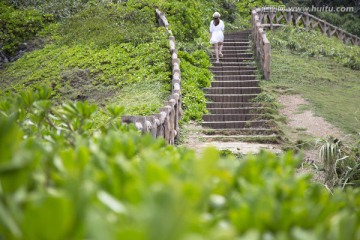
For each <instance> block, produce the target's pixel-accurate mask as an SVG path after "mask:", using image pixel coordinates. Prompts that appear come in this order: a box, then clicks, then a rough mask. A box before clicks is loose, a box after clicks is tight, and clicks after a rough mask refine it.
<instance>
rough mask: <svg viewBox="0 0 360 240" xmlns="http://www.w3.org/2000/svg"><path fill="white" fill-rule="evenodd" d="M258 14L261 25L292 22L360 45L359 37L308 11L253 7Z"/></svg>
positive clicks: (269, 25)
mask: <svg viewBox="0 0 360 240" xmlns="http://www.w3.org/2000/svg"><path fill="white" fill-rule="evenodd" d="M255 11H256V12H257V14H258V15H259V19H260V21H261V24H262V25H263V27H269V28H273V26H274V25H279V24H282V23H284V24H293V25H295V26H297V25H301V24H302V25H303V26H304V28H305V29H307V30H312V29H319V30H320V31H321V33H323V34H325V35H327V36H328V37H333V36H334V35H336V36H337V37H338V38H339V39H340V40H341V41H343V42H344V43H345V44H349V43H350V44H353V45H357V46H360V37H358V36H356V35H354V34H351V33H349V32H347V31H345V30H344V29H341V28H339V27H337V26H334V25H332V24H330V23H328V22H326V21H324V20H322V19H320V18H318V17H315V16H314V15H312V14H309V13H308V12H300V11H292V10H287V9H284V10H280V9H274V8H257V9H255Z"/></svg>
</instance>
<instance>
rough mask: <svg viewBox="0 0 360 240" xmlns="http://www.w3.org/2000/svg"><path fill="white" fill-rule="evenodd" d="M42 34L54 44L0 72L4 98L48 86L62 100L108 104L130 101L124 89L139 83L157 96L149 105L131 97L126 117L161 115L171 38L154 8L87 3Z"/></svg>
mask: <svg viewBox="0 0 360 240" xmlns="http://www.w3.org/2000/svg"><path fill="white" fill-rule="evenodd" d="M130 29H131V31H130ZM145 29H146V30H145ZM41 34H42V35H48V34H50V36H51V38H52V43H50V44H48V45H46V46H45V47H44V48H43V49H39V50H36V51H33V52H31V53H28V54H26V55H25V56H24V57H22V58H21V59H19V60H18V61H16V62H14V63H12V64H10V65H9V66H8V67H7V68H6V69H4V70H1V77H0V85H1V87H2V90H1V91H2V94H5V93H9V92H13V91H15V92H18V91H20V90H22V89H24V88H27V89H34V88H36V87H38V86H39V85H47V86H50V87H51V88H52V89H53V96H52V97H53V99H56V100H57V101H58V102H61V101H64V100H67V99H70V100H88V101H90V102H92V103H94V102H96V103H99V104H102V105H103V106H105V105H107V104H112V103H114V102H116V101H117V100H116V99H118V98H119V95H120V96H123V97H124V98H126V95H127V93H126V92H124V89H129V88H131V86H132V85H139V84H140V83H141V84H143V86H145V87H146V86H149V87H148V88H147V89H149V91H147V92H146V93H145V92H144V93H143V94H149V95H150V96H151V97H153V100H152V101H148V102H146V104H148V105H147V107H146V108H140V106H136V104H138V103H139V102H142V101H143V100H146V96H144V95H142V94H139V95H138V96H137V99H132V98H128V100H129V101H131V100H134V101H135V102H136V104H131V102H127V103H126V102H124V101H123V103H124V106H126V109H125V113H135V114H139V115H145V114H149V113H153V112H155V111H157V109H158V108H159V107H161V106H162V105H163V104H162V100H166V99H167V98H168V95H169V87H170V79H171V78H170V76H171V72H170V64H169V47H168V36H167V33H166V31H165V29H163V28H157V27H156V24H155V18H154V10H153V9H150V8H148V7H145V8H142V9H140V10H139V9H135V8H132V7H129V6H124V5H121V4H116V5H115V4H110V5H107V4H105V5H104V4H96V5H95V4H88V5H86V6H85V7H84V10H82V11H80V12H79V13H78V14H76V15H74V16H73V17H71V18H69V19H67V20H66V21H65V22H63V23H60V24H53V25H51V26H49V27H47V28H46V29H45V31H43V32H42V33H41ZM155 85H156V86H157V87H154V86H155ZM124 100H125V101H126V99H124ZM144 104H145V102H144Z"/></svg>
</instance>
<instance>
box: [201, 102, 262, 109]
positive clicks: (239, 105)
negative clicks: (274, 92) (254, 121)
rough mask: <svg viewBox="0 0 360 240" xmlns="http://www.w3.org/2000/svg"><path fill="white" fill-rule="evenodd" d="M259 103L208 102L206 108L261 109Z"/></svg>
mask: <svg viewBox="0 0 360 240" xmlns="http://www.w3.org/2000/svg"><path fill="white" fill-rule="evenodd" d="M261 106H262V104H261V103H257V102H207V103H206V108H208V109H209V108H244V107H261Z"/></svg>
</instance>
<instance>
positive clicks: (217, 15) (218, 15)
mask: <svg viewBox="0 0 360 240" xmlns="http://www.w3.org/2000/svg"><path fill="white" fill-rule="evenodd" d="M220 16H221V15H220V13H219V12H214V14H213V17H217V18H219V17H220Z"/></svg>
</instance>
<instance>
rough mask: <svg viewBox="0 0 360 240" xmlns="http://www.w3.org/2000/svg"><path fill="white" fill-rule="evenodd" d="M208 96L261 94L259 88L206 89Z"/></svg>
mask: <svg viewBox="0 0 360 240" xmlns="http://www.w3.org/2000/svg"><path fill="white" fill-rule="evenodd" d="M204 92H205V93H206V94H256V93H260V92H261V89H260V88H259V87H231V88H227V87H211V88H204Z"/></svg>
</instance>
